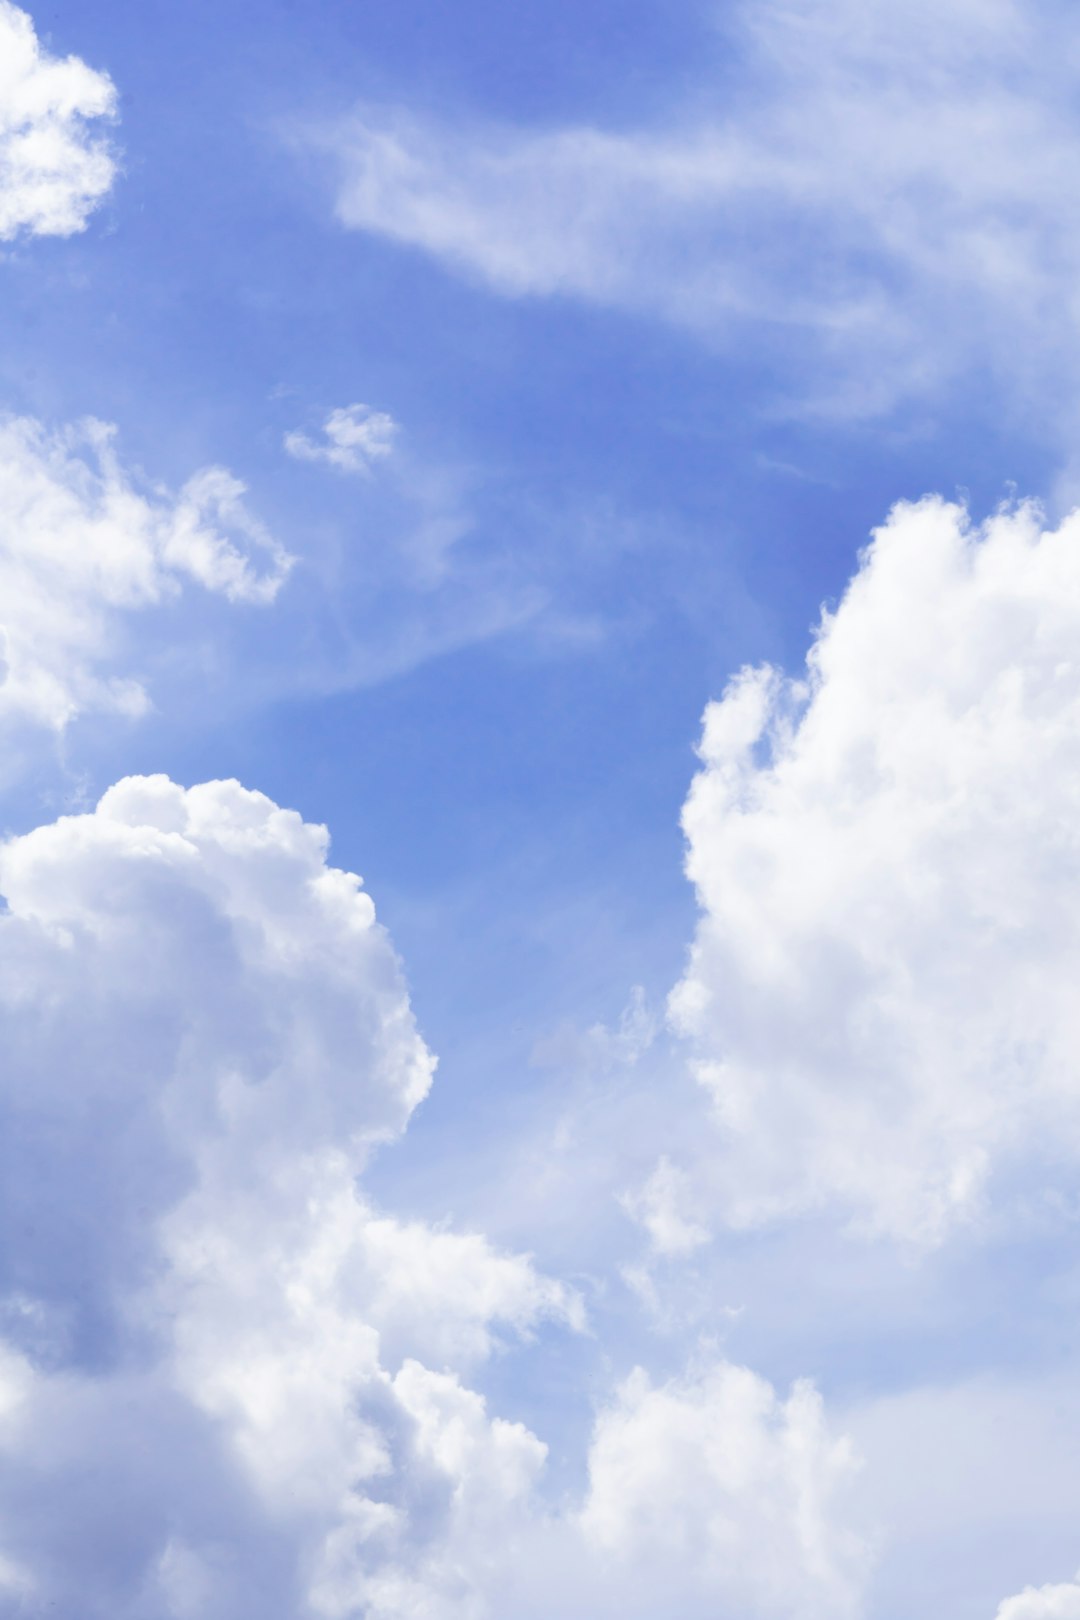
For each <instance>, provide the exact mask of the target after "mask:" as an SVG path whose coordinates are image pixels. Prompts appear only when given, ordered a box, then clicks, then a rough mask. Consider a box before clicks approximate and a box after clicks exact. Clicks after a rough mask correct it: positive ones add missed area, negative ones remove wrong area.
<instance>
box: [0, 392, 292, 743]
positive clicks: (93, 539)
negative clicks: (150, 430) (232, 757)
mask: <svg viewBox="0 0 1080 1620" xmlns="http://www.w3.org/2000/svg"><path fill="white" fill-rule="evenodd" d="M113 433H114V430H113V429H111V428H109V427H106V426H105V425H104V424H102V423H99V422H94V421H88V422H84V423H82V424H80V425H79V426H77V427H73V428H69V429H66V430H64V431H63V432H59V433H48V432H47V431H46V430H45V429H44V428H43V427H42V426H41V424H40V423H37V422H35V421H32V420H29V419H27V418H15V419H10V418H9V419H8V420H6V421H4V422H3V423H0V720H7V721H9V722H11V721H18V722H28V723H31V724H34V725H41V726H47V727H50V728H52V729H54V730H56V731H59V730H62V729H63V727H64V726H65V725H66V724H67V723H68V721H70V720H71V719H72V718H73V717H74V716H75V715H77V714H78V713H80V712H81V711H83V710H86V709H112V710H117V711H119V712H121V713H127V714H138V713H140V712H141V711H142V710H144V709H145V708H146V707H147V704H148V701H149V700H148V697H147V693H146V692H145V690H144V688H143V686H142V684H141V683H140V681H139V679H138V678H137V676H135V675H133V674H131V673H127V672H119V673H118V672H116V670H115V664H116V658H117V642H118V640H119V639H120V637H121V635H122V627H123V625H124V622H125V620H126V619H127V617H128V616H129V615H131V614H134V613H138V612H139V611H142V610H146V609H148V608H153V607H155V606H159V605H161V604H162V603H165V602H167V601H169V600H171V599H173V598H175V597H176V596H177V595H178V594H179V593H180V591H181V589H182V587H183V585H184V584H185V582H188V581H195V582H196V583H197V584H198V585H200V586H202V587H203V589H205V590H207V591H210V592H214V593H217V594H219V595H221V596H223V597H225V598H226V599H227V600H228V601H231V602H236V603H245V604H256V605H258V604H265V603H268V602H271V601H272V600H273V599H274V597H275V596H276V594H277V592H278V590H279V589H280V586H281V584H282V582H283V580H284V579H285V577H286V575H287V573H288V571H289V567H290V565H291V561H292V559H291V558H290V557H289V556H288V555H287V554H286V552H285V551H284V550H283V549H282V548H281V546H279V545H278V543H277V542H276V541H275V540H274V539H273V538H272V537H271V536H270V535H269V534H267V532H266V530H265V529H264V528H263V527H262V525H261V524H259V523H258V522H257V521H256V520H255V518H254V517H252V515H251V514H250V512H248V510H247V509H246V507H245V505H244V502H243V496H244V493H245V490H244V485H243V484H242V483H240V481H239V480H238V479H236V478H234V477H233V475H232V474H231V473H229V472H227V471H226V470H225V469H224V468H221V467H207V468H204V469H202V470H201V471H200V472H197V473H195V475H194V476H193V477H192V478H190V479H189V480H188V481H187V483H186V484H185V485H184V487H183V488H182V489H181V490H180V492H179V494H177V495H173V494H170V493H168V492H166V491H164V490H161V489H158V488H147V487H142V486H140V485H139V484H138V483H137V482H136V481H135V480H134V479H133V478H132V477H131V476H130V475H129V474H128V473H127V472H125V470H124V468H123V467H122V466H121V464H120V462H119V460H118V458H117V456H116V452H115V449H114V447H113Z"/></svg>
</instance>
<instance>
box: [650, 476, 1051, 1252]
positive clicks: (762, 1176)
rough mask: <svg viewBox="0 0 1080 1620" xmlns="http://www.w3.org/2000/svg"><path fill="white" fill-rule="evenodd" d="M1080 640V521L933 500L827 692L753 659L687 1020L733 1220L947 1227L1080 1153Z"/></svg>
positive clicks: (701, 835) (894, 538) (715, 792)
mask: <svg viewBox="0 0 1080 1620" xmlns="http://www.w3.org/2000/svg"><path fill="white" fill-rule="evenodd" d="M1078 641H1080V515H1078V514H1074V515H1073V516H1072V517H1070V518H1069V519H1068V520H1067V521H1066V522H1065V523H1063V524H1062V526H1061V527H1060V528H1059V529H1056V530H1046V529H1044V527H1043V524H1042V522H1041V520H1040V514H1039V511H1038V510H1037V509H1036V508H1034V507H1030V506H1022V507H1019V508H1017V509H1015V510H1003V511H1002V512H1000V513H998V514H997V515H996V516H995V517H993V518H991V519H990V520H988V521H987V522H986V523H985V524H984V525H982V526H981V527H976V526H975V525H973V524H972V523H971V522H970V521H969V519H968V517H967V514H966V513H965V512H964V511H963V509H962V508H960V507H957V506H955V505H948V504H946V503H945V502H943V501H941V500H938V499H928V500H925V501H923V502H921V503H920V504H918V505H914V506H909V505H903V506H899V507H897V508H896V509H895V510H894V512H893V513H892V515H891V517H890V519H889V521H888V522H887V523H886V524H885V525H884V527H883V528H882V529H880V530H879V531H878V532H877V533H876V535H875V537H874V541H873V544H872V545H871V546H870V547H869V548H868V550H867V551H866V553H865V554H864V556H863V558H862V561H861V564H860V567H859V571H858V573H857V574H856V576H855V578H854V579H853V580H852V582H851V584H850V586H849V587H848V590H847V592H846V594H845V596H844V598H843V600H842V601H841V603H840V605H839V607H838V608H837V610H836V611H835V613H833V614H828V613H826V614H825V616H824V618H823V621H822V625H821V629H820V632H819V635H818V638H817V640H816V643H815V645H814V647H813V649H812V651H811V654H810V657H809V659H808V667H807V673H806V677H805V679H803V680H790V679H787V678H785V677H784V676H782V675H780V674H779V673H778V672H777V671H775V670H772V669H769V668H761V669H747V670H744V671H743V672H742V674H741V675H740V676H739V677H738V678H737V679H736V680H735V681H733V683H732V684H731V686H730V687H729V688H728V690H727V692H726V693H725V695H724V697H723V698H722V699H721V701H720V702H718V703H714V704H712V705H710V707H709V709H708V710H707V712H706V716H705V728H704V737H703V740H702V744H701V757H702V760H703V770H702V772H701V774H700V775H699V776H698V778H697V780H696V781H695V783H694V786H693V790H692V792H691V794H690V798H689V800H688V802H687V805H686V809H685V813H684V826H685V830H686V835H687V839H688V846H689V847H688V872H689V875H690V877H691V878H692V879H693V882H694V884H695V885H696V888H697V892H698V897H699V902H700V905H701V908H702V917H701V922H700V925H699V928H698V932H697V936H696V939H695V942H694V946H693V951H692V955H691V959H690V964H689V967H688V971H687V973H686V976H685V978H684V979H683V981H682V983H681V984H680V985H679V987H678V989H677V990H676V991H675V993H674V995H673V997H672V1002H671V1008H672V1015H673V1018H674V1021H675V1024H676V1026H677V1027H678V1028H679V1029H680V1030H681V1031H682V1032H683V1033H684V1034H686V1035H687V1036H688V1037H689V1038H690V1040H691V1041H692V1042H693V1043H694V1046H695V1048H696V1051H697V1060H696V1061H697V1072H698V1077H699V1079H700V1081H701V1084H702V1086H703V1087H704V1088H705V1090H706V1092H707V1094H708V1095H709V1097H710V1099H711V1102H712V1105H713V1110H714V1118H715V1125H716V1131H717V1135H716V1137H715V1138H714V1141H715V1150H716V1153H717V1154H718V1155H719V1159H718V1161H717V1162H716V1163H715V1164H714V1165H713V1168H712V1169H711V1170H710V1171H709V1172H708V1177H709V1181H710V1182H711V1184H712V1186H713V1187H714V1188H715V1189H717V1191H716V1192H715V1193H714V1194H713V1195H712V1198H711V1202H712V1204H713V1208H714V1209H718V1210H719V1213H720V1215H721V1217H722V1219H724V1220H725V1221H727V1222H730V1223H733V1224H734V1225H736V1226H744V1225H752V1224H755V1223H758V1222H761V1221H764V1220H768V1219H770V1218H773V1217H779V1216H785V1215H790V1214H794V1213H796V1212H799V1211H806V1210H808V1209H813V1208H815V1207H822V1206H825V1207H829V1206H835V1207H838V1208H839V1209H840V1210H842V1211H846V1212H847V1213H849V1214H850V1215H851V1216H852V1217H853V1218H854V1219H855V1220H856V1222H858V1223H860V1224H863V1225H865V1226H867V1227H869V1228H870V1229H872V1230H878V1231H883V1232H888V1233H891V1234H893V1235H895V1236H897V1237H900V1238H904V1239H909V1240H913V1241H918V1242H923V1241H934V1240H936V1239H938V1238H939V1237H940V1236H941V1235H942V1234H943V1233H944V1232H945V1231H946V1230H947V1229H948V1227H949V1226H950V1224H952V1223H954V1222H956V1221H959V1220H964V1219H968V1218H971V1217H973V1216H974V1215H976V1214H977V1212H978V1211H979V1208H980V1205H981V1202H982V1201H983V1199H984V1198H985V1196H986V1193H987V1190H988V1187H989V1186H990V1185H991V1183H992V1181H993V1178H994V1175H995V1172H997V1171H1002V1172H1004V1171H1008V1172H1010V1173H1012V1174H1018V1175H1021V1176H1026V1175H1027V1174H1029V1173H1034V1174H1036V1175H1043V1176H1045V1175H1049V1174H1051V1173H1052V1172H1053V1169H1054V1167H1055V1166H1057V1165H1061V1164H1067V1165H1070V1166H1072V1165H1075V1163H1076V1162H1077V1160H1078V1158H1080V1078H1078V1072H1077V1055H1076V1054H1077V1050H1078V1045H1080V1027H1078V1023H1077V1018H1078V1013H1077V1002H1076V996H1075V984H1076V980H1077V974H1078V972H1080V928H1078V924H1077V906H1076V897H1077V894H1078V892H1080V831H1078V828H1080V821H1078V817H1077V806H1078V804H1080V742H1078V738H1080V662H1078V660H1077V656H1076V648H1077V645H1078ZM1032 1164H1034V1165H1035V1166H1037V1167H1041V1168H1036V1169H1035V1170H1034V1171H1032V1170H1031V1166H1032Z"/></svg>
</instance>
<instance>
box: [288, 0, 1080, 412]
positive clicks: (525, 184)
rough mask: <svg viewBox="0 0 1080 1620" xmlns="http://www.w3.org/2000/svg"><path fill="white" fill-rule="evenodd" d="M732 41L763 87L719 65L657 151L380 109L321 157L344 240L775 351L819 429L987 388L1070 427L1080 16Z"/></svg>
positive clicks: (876, 21) (637, 139) (909, 20)
mask: <svg viewBox="0 0 1080 1620" xmlns="http://www.w3.org/2000/svg"><path fill="white" fill-rule="evenodd" d="M725 27H726V35H725V39H724V42H723V43H724V52H726V54H727V57H728V59H729V60H730V58H731V57H732V56H733V57H734V58H735V59H736V60H737V61H738V63H739V72H738V74H737V75H735V76H734V77H733V76H732V75H730V74H727V75H726V76H725V77H724V78H723V80H722V87H721V80H720V78H719V71H720V69H719V60H720V57H721V56H722V55H723V54H724V52H721V51H720V50H718V66H717V74H718V78H717V84H716V85H710V82H709V76H708V67H707V66H706V67H704V68H703V69H702V73H701V76H700V78H699V81H698V83H697V85H696V87H694V88H693V89H692V90H691V92H690V94H689V95H684V97H683V104H682V106H681V108H680V110H679V111H678V112H677V113H673V114H672V116H671V117H670V119H668V120H667V122H654V123H652V124H650V125H649V126H648V127H643V128H639V129H634V128H632V127H630V128H627V127H625V126H624V127H622V128H618V129H603V128H599V127H595V126H592V125H589V124H580V125H575V126H567V127H563V128H554V129H552V128H550V127H541V128H535V129H527V128H514V127H494V126H488V125H483V124H481V123H477V122H475V121H474V122H473V124H472V125H471V127H470V125H469V123H468V121H467V120H462V121H455V122H454V123H445V124H444V123H436V122H433V121H429V120H426V119H424V118H422V117H419V116H415V115H412V114H410V113H409V112H407V111H387V110H385V109H378V108H367V109H364V108H361V109H360V110H359V111H358V112H356V113H355V114H354V115H353V116H352V117H351V118H349V119H347V120H344V121H342V122H340V123H339V124H338V125H336V126H335V127H333V128H331V129H324V130H322V131H320V132H318V134H317V135H316V136H315V137H314V140H315V142H316V144H318V145H320V146H321V147H322V148H323V149H324V150H326V151H328V152H329V153H330V154H331V157H332V160H333V162H334V164H335V165H336V169H337V173H338V176H339V181H338V190H337V212H338V217H339V219H340V220H341V222H342V223H343V224H344V225H346V226H348V227H350V228H355V229H358V230H364V231H370V232H374V233H378V234H380V235H382V236H385V237H388V238H391V239H393V240H396V241H399V242H401V243H404V244H408V245H410V246H413V247H416V248H419V249H421V250H423V251H425V252H427V253H430V254H432V255H434V256H435V257H437V258H438V259H440V260H441V261H442V262H443V263H445V264H446V265H447V266H448V267H449V268H451V269H453V270H456V271H458V272H460V273H462V274H465V275H468V276H471V277H474V278H479V279H481V280H482V281H484V282H486V283H487V284H488V285H490V286H491V287H492V288H494V289H495V290H497V291H498V292H500V293H502V294H504V295H506V296H519V297H520V296H526V295H528V296H535V297H540V296H551V295H560V296H569V297H575V298H582V299H586V300H589V301H592V302H595V303H598V304H603V305H608V306H612V307H616V308H622V309H627V310H631V311H639V312H643V313H646V314H650V315H654V316H658V317H660V318H662V319H664V320H668V321H672V322H675V323H676V324H678V325H682V326H685V327H689V328H691V329H692V330H694V331H695V332H698V333H705V334H708V335H711V336H712V337H715V338H718V339H722V340H724V341H728V340H730V339H731V338H732V337H733V336H734V335H735V334H737V333H738V332H739V331H740V330H742V329H743V328H744V327H747V326H748V325H749V326H751V327H753V328H754V329H755V330H756V331H757V333H758V339H757V340H758V341H761V339H762V336H763V335H764V341H765V342H766V343H768V342H769V341H770V339H769V337H768V333H769V332H770V331H772V332H774V333H776V334H777V335H778V340H779V341H782V342H783V345H784V351H785V356H786V359H785V368H786V377H785V383H784V386H785V387H787V388H790V390H791V391H792V393H793V395H794V394H795V393H799V394H801V397H802V401H803V404H804V406H805V405H806V404H807V402H808V401H809V402H810V403H812V404H814V405H816V406H817V407H819V408H822V409H827V410H829V411H836V412H839V413H841V414H852V413H856V414H864V413H865V412H867V411H874V410H882V409H887V408H889V407H890V406H891V405H893V404H894V403H896V401H897V400H898V399H901V398H904V397H912V396H918V397H921V398H922V399H923V400H924V401H925V400H926V399H927V397H928V396H931V395H932V393H933V391H934V389H935V388H936V387H937V386H938V385H941V384H944V383H945V382H946V381H947V380H948V379H949V378H951V377H953V376H955V375H957V374H958V373H961V372H963V371H964V369H965V368H969V367H976V366H977V367H980V368H982V367H985V366H987V365H989V366H990V367H991V368H995V367H997V368H1000V369H1001V370H1002V372H1003V373H1004V374H1005V375H1007V376H1008V377H1009V379H1010V381H1011V383H1012V384H1013V385H1014V387H1015V386H1016V385H1017V384H1019V385H1021V386H1022V388H1023V390H1024V397H1025V401H1026V402H1029V403H1033V404H1034V405H1035V406H1036V407H1038V405H1039V399H1038V397H1037V396H1036V395H1035V394H1034V393H1032V392H1029V390H1033V389H1034V388H1035V387H1036V386H1038V387H1045V386H1046V383H1047V380H1048V379H1051V378H1052V379H1053V381H1054V383H1055V385H1056V392H1055V398H1056V400H1057V403H1058V404H1060V397H1061V396H1060V392H1059V391H1060V390H1062V389H1065V390H1067V389H1068V387H1069V379H1070V377H1071V374H1072V371H1073V369H1074V362H1075V358H1076V356H1077V353H1078V351H1080V309H1078V307H1077V303H1076V297H1075V291H1074V288H1075V284H1076V280H1077V271H1078V268H1080V211H1078V209H1077V206H1076V204H1075V201H1074V194H1075V188H1074V186H1073V183H1072V178H1071V177H1072V175H1073V173H1074V171H1075V168H1076V165H1077V162H1078V161H1080V119H1078V118H1077V115H1076V110H1075V104H1074V96H1073V84H1074V78H1075V63H1076V61H1077V58H1078V56H1080V28H1078V26H1077V22H1076V17H1075V14H1074V13H1073V12H1072V10H1071V9H1070V8H1068V7H1064V6H1060V5H1056V4H1051V3H1043V4H1039V5H1037V6H1026V7H1025V6H1021V5H1019V4H1016V3H1014V0H994V3H991V4H989V5H974V4H972V3H970V0H949V3H947V4H944V5H938V6H933V5H930V4H928V3H925V0H920V3H919V4H916V5H913V6H905V7H903V8H901V9H899V10H898V9H897V8H896V7H894V6H890V5H888V4H887V3H885V0H870V3H869V4H862V3H858V0H811V3H809V4H801V3H799V4H796V3H792V0H770V3H769V4H766V5H753V6H750V5H744V6H741V7H739V8H737V9H736V10H735V11H734V13H733V14H732V16H731V17H729V19H728V20H727V22H726V24H725ZM780 334H782V338H781V337H780ZM793 343H795V344H797V345H803V344H806V345H808V347H807V348H805V350H803V351H801V352H802V360H803V362H804V363H802V364H801V366H800V359H799V353H798V352H797V353H792V352H791V348H792V344H793ZM1070 397H1071V396H1070ZM1007 404H1008V402H1007V401H1006V405H1007Z"/></svg>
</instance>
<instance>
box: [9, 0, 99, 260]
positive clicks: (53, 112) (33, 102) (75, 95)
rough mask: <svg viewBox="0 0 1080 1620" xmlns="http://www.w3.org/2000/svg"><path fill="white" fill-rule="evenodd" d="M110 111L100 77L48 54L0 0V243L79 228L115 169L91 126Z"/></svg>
mask: <svg viewBox="0 0 1080 1620" xmlns="http://www.w3.org/2000/svg"><path fill="white" fill-rule="evenodd" d="M115 112H116V91H115V89H114V88H113V84H112V81H111V79H110V78H109V77H108V75H107V74H105V73H97V72H95V71H94V70H93V69H92V68H89V67H87V65H86V63H85V62H82V61H80V60H79V58H78V57H77V56H68V57H62V58H61V57H57V56H50V54H49V53H48V52H47V51H44V50H42V48H41V46H40V44H39V43H38V40H37V37H36V35H35V33H34V25H33V22H32V21H31V19H30V17H29V16H28V15H27V13H26V12H25V11H21V10H20V9H19V8H18V6H14V5H12V4H10V0H0V240H10V239H11V238H12V237H14V236H17V235H18V234H19V233H20V232H21V231H26V232H28V233H30V234H31V235H34V236H71V235H72V234H73V233H74V232H76V231H81V230H83V229H84V228H85V226H86V222H87V220H88V218H89V216H90V214H91V213H92V212H93V210H94V209H95V208H96V206H97V205H98V203H99V202H100V201H101V199H102V198H103V197H104V196H105V194H106V193H107V192H108V191H109V189H110V187H111V186H112V183H113V179H114V178H115V174H116V160H115V157H114V155H113V153H112V151H111V149H110V146H109V143H108V141H107V140H106V139H105V138H104V137H102V136H101V135H100V134H98V133H94V132H93V130H92V128H91V125H93V126H94V127H95V128H97V129H99V128H100V125H101V123H102V122H104V121H108V120H110V119H111V118H112V117H113V116H114V115H115Z"/></svg>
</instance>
